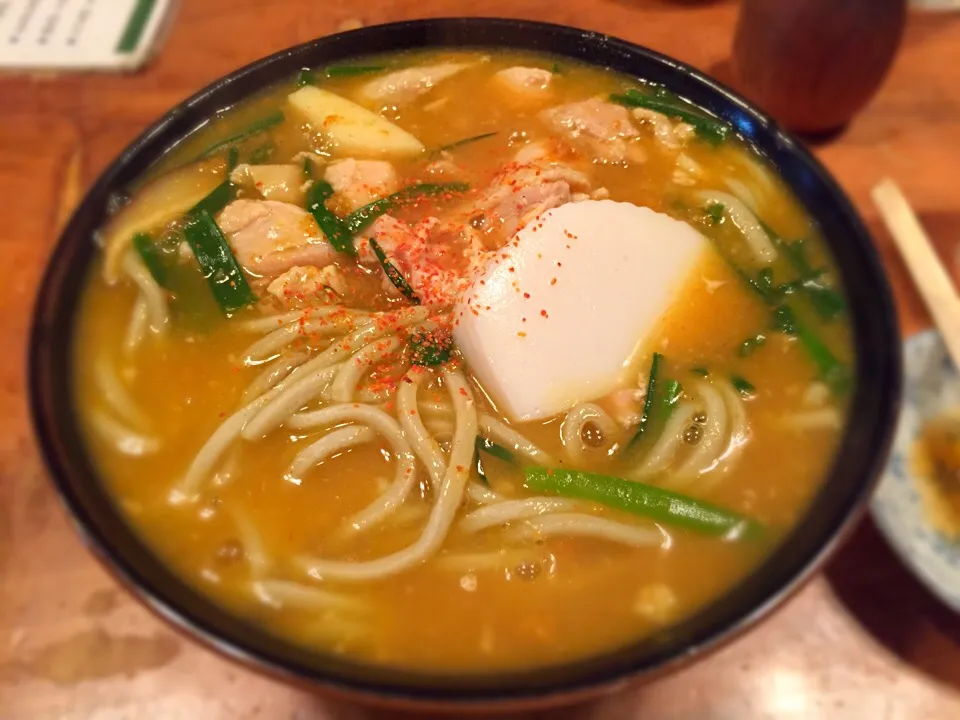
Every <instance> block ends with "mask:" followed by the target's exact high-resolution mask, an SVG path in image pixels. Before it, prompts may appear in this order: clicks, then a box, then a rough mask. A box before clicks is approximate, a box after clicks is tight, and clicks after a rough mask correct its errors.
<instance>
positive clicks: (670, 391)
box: [663, 379, 683, 416]
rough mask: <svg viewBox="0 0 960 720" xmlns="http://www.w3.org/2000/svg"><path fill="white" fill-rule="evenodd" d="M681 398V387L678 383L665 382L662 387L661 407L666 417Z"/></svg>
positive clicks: (674, 381) (677, 381)
mask: <svg viewBox="0 0 960 720" xmlns="http://www.w3.org/2000/svg"><path fill="white" fill-rule="evenodd" d="M681 397H683V385H681V384H680V381H679V380H673V379H671V380H667V382H666V383H664V386H663V407H664V411H665V413H664V414H665V415H666V416H669V415H670V413H671V412H673V409H674V408H675V407H676V406H677V403H678V402H680V398H681Z"/></svg>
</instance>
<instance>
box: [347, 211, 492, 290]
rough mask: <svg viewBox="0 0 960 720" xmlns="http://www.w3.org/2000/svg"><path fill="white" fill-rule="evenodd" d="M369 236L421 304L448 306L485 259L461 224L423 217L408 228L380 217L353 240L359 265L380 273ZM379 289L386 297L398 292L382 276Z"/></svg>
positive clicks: (486, 254) (479, 245)
mask: <svg viewBox="0 0 960 720" xmlns="http://www.w3.org/2000/svg"><path fill="white" fill-rule="evenodd" d="M371 238H372V239H374V240H375V241H376V243H377V244H378V245H379V246H380V248H381V249H382V250H383V252H384V255H386V257H387V260H389V261H390V263H392V264H393V265H394V266H395V267H396V268H397V270H398V271H399V272H400V274H401V275H403V277H404V279H405V280H406V281H407V282H408V283H409V284H410V286H411V288H413V290H414V292H416V294H417V296H418V298H419V299H420V302H421V303H422V304H423V305H450V304H452V303H453V302H454V301H455V300H456V298H457V296H458V295H459V293H461V292H462V291H463V290H464V289H465V288H466V287H467V286H468V285H469V283H470V281H471V279H472V277H473V273H474V271H475V270H476V269H477V268H478V267H480V266H481V265H482V264H483V263H484V262H486V260H487V258H488V256H489V253H488V252H486V251H485V250H484V249H483V247H482V245H481V243H480V240H479V238H478V237H477V234H476V233H475V232H474V231H472V230H471V229H470V228H467V227H464V226H463V225H457V224H455V223H449V222H447V223H443V222H441V221H440V220H438V219H437V218H435V217H429V218H426V219H425V220H422V221H421V222H419V223H417V224H416V225H414V226H410V225H408V224H407V223H405V222H402V221H400V220H397V219H396V218H394V217H391V216H390V215H383V216H381V217H379V218H378V219H377V220H376V222H374V223H373V224H372V225H370V227H368V228H367V229H366V230H364V231H362V232H361V234H360V235H359V236H358V237H357V241H356V242H357V254H358V258H359V260H360V262H361V263H363V264H364V265H368V266H371V267H376V268H378V269H381V272H382V268H380V262H379V260H378V259H377V257H376V255H375V254H374V252H373V248H372V247H371V246H370V243H369V240H370V239H371ZM383 286H384V288H386V289H387V291H388V292H389V293H390V294H391V295H394V296H398V295H399V294H400V293H399V291H398V290H397V289H396V288H395V287H394V286H393V284H392V283H391V282H390V280H389V279H388V278H387V277H386V275H385V274H384V276H383Z"/></svg>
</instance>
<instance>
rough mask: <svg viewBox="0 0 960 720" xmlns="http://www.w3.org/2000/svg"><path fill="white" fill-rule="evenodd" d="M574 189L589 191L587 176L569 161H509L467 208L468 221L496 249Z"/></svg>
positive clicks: (562, 201) (569, 198) (561, 202)
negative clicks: (477, 198)
mask: <svg viewBox="0 0 960 720" xmlns="http://www.w3.org/2000/svg"><path fill="white" fill-rule="evenodd" d="M574 191H576V192H589V191H590V178H588V177H587V176H586V175H584V174H583V173H581V172H579V171H577V170H574V169H573V168H571V167H570V166H569V165H565V164H563V163H540V162H536V163H530V164H527V165H519V164H517V163H510V164H508V165H506V166H504V167H503V168H502V169H501V170H500V172H498V173H497V175H496V176H495V177H494V179H493V181H492V182H491V183H490V185H489V186H488V188H487V189H486V191H484V193H483V194H482V195H481V196H480V198H479V200H477V202H476V203H474V204H473V205H471V207H470V208H468V209H467V210H466V216H467V218H468V221H467V222H468V223H469V225H470V226H471V227H473V228H476V229H477V230H479V231H480V232H481V233H482V235H483V239H484V244H485V246H486V247H488V248H491V249H496V248H498V247H500V246H502V245H503V244H504V243H505V242H507V240H509V239H510V238H511V237H513V235H514V234H515V233H516V232H517V231H518V230H520V229H521V228H523V227H524V226H525V225H527V224H528V223H529V222H530V221H531V220H533V219H535V218H536V217H537V216H539V215H542V214H543V213H545V212H546V211H547V210H550V209H552V208H555V207H560V206H561V205H565V204H567V203H568V202H571V201H572V200H573V195H574Z"/></svg>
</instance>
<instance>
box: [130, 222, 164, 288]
mask: <svg viewBox="0 0 960 720" xmlns="http://www.w3.org/2000/svg"><path fill="white" fill-rule="evenodd" d="M133 247H134V249H135V250H136V251H137V252H138V253H139V254H140V258H141V259H142V260H143V264H144V265H146V266H147V270H149V271H150V274H151V275H153V279H154V280H156V281H157V284H158V285H160V286H161V287H166V286H167V268H166V266H165V265H164V262H163V258H162V257H161V256H160V250H159V248H158V247H157V245H156V243H154V242H153V240H152V239H151V238H150V236H149V235H147V234H146V233H142V232H140V233H137V234H136V235H134V236H133Z"/></svg>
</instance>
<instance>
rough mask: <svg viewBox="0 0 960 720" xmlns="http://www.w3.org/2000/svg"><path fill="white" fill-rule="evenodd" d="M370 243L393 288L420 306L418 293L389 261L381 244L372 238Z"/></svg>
mask: <svg viewBox="0 0 960 720" xmlns="http://www.w3.org/2000/svg"><path fill="white" fill-rule="evenodd" d="M368 242H369V243H370V248H371V249H372V250H373V254H374V255H376V256H377V260H379V261H380V267H382V268H383V272H384V273H385V274H386V276H387V277H388V278H389V279H390V282H392V283H393V286H394V287H395V288H396V289H397V290H399V291H400V292H401V293H402V294H403V296H404V297H406V298H407V300H409V301H410V302H412V303H413V304H414V305H419V304H420V298H419V297H417V293H416V292H414V290H413V288H412V287H410V283H408V282H407V281H406V279H405V278H404V277H403V275H402V274H401V273H400V271H399V270H397V268H396V267H395V266H394V264H393V263H392V262H390V261H389V260H387V255H386V253H385V252H383V248H381V247H380V243H378V242H377V241H376V240H374V239H373V238H370V239H369V240H368Z"/></svg>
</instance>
